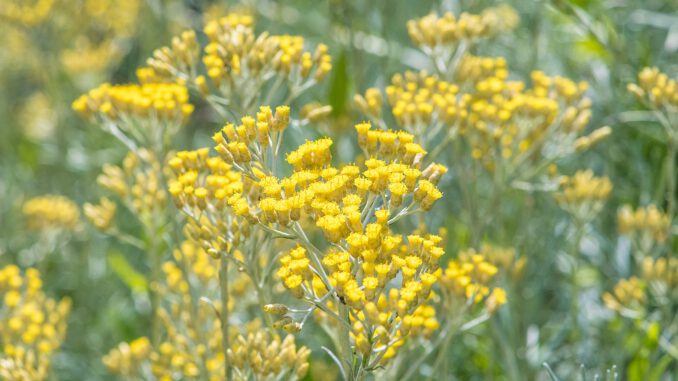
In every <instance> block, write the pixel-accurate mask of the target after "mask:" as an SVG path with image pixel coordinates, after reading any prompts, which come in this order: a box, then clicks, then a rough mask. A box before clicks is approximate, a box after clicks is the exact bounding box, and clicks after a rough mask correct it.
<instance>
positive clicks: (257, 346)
mask: <svg viewBox="0 0 678 381" xmlns="http://www.w3.org/2000/svg"><path fill="white" fill-rule="evenodd" d="M310 354H311V351H310V350H309V349H308V348H306V347H297V346H296V344H295V343H294V336H292V335H287V336H285V338H284V339H282V340H281V339H280V337H278V335H275V334H270V333H269V332H268V331H266V330H263V329H258V330H255V331H250V332H248V333H247V335H245V336H242V335H239V336H238V337H237V338H236V339H235V340H234V341H233V344H232V346H231V349H229V351H228V359H229V361H231V362H232V364H233V367H234V368H235V375H234V376H235V377H234V378H235V379H236V380H243V381H245V380H251V379H253V378H254V379H256V380H281V379H285V380H301V379H303V378H304V376H305V375H306V373H307V372H308V367H309V363H308V357H309V355H310ZM281 377H284V378H281Z"/></svg>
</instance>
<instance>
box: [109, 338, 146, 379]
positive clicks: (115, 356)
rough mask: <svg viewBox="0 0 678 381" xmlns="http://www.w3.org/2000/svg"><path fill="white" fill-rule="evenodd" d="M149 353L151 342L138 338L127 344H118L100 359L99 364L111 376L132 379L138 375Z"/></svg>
mask: <svg viewBox="0 0 678 381" xmlns="http://www.w3.org/2000/svg"><path fill="white" fill-rule="evenodd" d="M150 353H151V342H150V341H149V340H148V338H147V337H140V338H138V339H135V340H132V341H131V342H129V343H126V342H122V343H120V344H118V346H117V347H115V348H113V349H111V351H110V352H108V354H106V355H105V356H104V357H103V358H102V359H101V362H102V363H103V364H104V366H106V369H108V370H109V372H111V373H113V374H116V375H119V376H125V377H133V376H138V375H139V373H140V369H141V364H142V363H143V362H145V361H147V360H148V356H149V354H150Z"/></svg>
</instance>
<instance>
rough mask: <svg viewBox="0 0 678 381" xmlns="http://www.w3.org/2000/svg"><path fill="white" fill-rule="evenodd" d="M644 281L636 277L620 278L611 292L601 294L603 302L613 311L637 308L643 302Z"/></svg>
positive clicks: (644, 297) (640, 306)
mask: <svg viewBox="0 0 678 381" xmlns="http://www.w3.org/2000/svg"><path fill="white" fill-rule="evenodd" d="M645 301H646V296H645V283H644V282H643V281H642V280H640V279H639V278H636V277H631V278H629V279H621V280H620V281H619V282H617V284H616V285H615V287H614V290H613V291H612V293H605V294H603V302H605V305H606V306H607V308H609V309H611V310H614V311H619V312H621V311H624V310H632V311H633V310H638V309H640V308H642V306H643V305H644V304H645Z"/></svg>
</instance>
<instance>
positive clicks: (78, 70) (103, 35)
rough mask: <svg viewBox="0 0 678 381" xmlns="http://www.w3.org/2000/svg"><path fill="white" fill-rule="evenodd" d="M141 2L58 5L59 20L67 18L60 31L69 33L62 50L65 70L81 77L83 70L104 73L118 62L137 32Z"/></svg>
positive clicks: (92, 1)
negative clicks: (66, 42) (65, 45)
mask: <svg viewBox="0 0 678 381" xmlns="http://www.w3.org/2000/svg"><path fill="white" fill-rule="evenodd" d="M142 5H143V2H142V1H141V0H82V1H68V2H62V3H61V4H59V7H58V8H57V9H56V11H58V12H59V15H58V16H59V17H57V18H56V19H58V20H61V19H65V20H67V21H66V22H62V23H61V24H59V25H58V30H59V31H60V32H65V33H68V36H69V37H67V40H68V41H69V46H68V47H67V48H64V49H62V50H61V51H60V54H61V63H62V64H63V66H64V68H65V69H66V71H67V72H68V73H69V74H70V75H71V76H73V77H76V78H78V77H79V76H82V74H83V73H103V72H104V70H106V69H109V68H111V67H113V66H114V65H115V64H116V63H117V62H119V61H120V59H122V57H123V56H124V53H125V49H126V42H127V39H129V38H131V37H132V36H133V35H134V33H135V32H136V29H137V25H138V22H137V21H138V19H139V15H140V14H141V11H142ZM66 23H68V24H66ZM64 24H65V25H64Z"/></svg>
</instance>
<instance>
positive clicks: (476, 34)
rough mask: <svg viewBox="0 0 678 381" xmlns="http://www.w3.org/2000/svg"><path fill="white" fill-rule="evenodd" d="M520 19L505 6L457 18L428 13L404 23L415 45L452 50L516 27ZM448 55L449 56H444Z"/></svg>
mask: <svg viewBox="0 0 678 381" xmlns="http://www.w3.org/2000/svg"><path fill="white" fill-rule="evenodd" d="M519 21H520V18H519V16H518V14H517V13H516V11H515V10H514V9H513V8H511V7H510V6H507V5H502V6H498V7H495V8H487V9H485V10H484V11H483V12H481V13H480V14H477V15H476V14H469V13H462V14H460V15H459V16H458V17H457V16H455V15H454V14H452V13H451V12H447V13H445V14H444V15H442V16H439V15H437V14H434V13H432V14H429V15H427V16H424V17H422V18H420V19H416V20H410V21H409V22H408V23H407V32H408V33H409V35H410V38H411V39H412V41H413V42H414V44H415V45H417V46H419V47H420V48H423V49H427V50H428V51H435V50H436V49H441V50H442V49H448V50H452V52H454V50H453V48H456V46H457V45H459V44H461V43H465V44H472V43H474V42H475V41H476V40H478V39H482V38H491V37H494V36H496V35H497V34H499V33H502V32H505V31H510V30H512V29H513V28H515V27H516V25H517V24H518V22H519ZM448 54H449V53H448Z"/></svg>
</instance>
